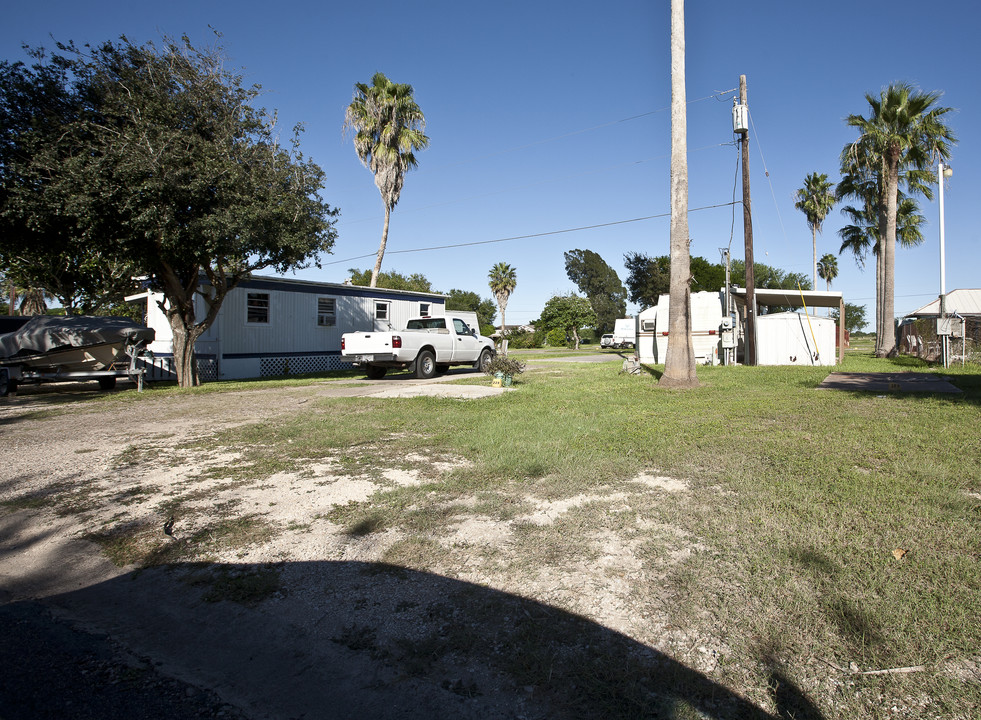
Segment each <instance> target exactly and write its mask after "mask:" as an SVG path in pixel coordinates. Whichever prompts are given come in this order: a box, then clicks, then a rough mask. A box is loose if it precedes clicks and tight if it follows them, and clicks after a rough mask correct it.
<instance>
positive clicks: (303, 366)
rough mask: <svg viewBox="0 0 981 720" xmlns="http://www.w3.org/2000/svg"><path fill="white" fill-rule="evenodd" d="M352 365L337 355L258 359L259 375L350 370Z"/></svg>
mask: <svg viewBox="0 0 981 720" xmlns="http://www.w3.org/2000/svg"><path fill="white" fill-rule="evenodd" d="M352 367H354V366H353V365H351V363H348V362H341V358H340V357H339V356H338V355H297V356H290V357H267V358H261V359H260V360H259V376H260V377H269V376H274V375H305V374H306V373H318V372H328V371H330V370H350V369H351V368H352Z"/></svg>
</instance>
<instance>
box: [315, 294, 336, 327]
mask: <svg viewBox="0 0 981 720" xmlns="http://www.w3.org/2000/svg"><path fill="white" fill-rule="evenodd" d="M317 325H319V326H320V327H334V326H335V325H337V301H336V300H334V298H327V297H322V298H317Z"/></svg>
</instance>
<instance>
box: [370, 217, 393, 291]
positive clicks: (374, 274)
mask: <svg viewBox="0 0 981 720" xmlns="http://www.w3.org/2000/svg"><path fill="white" fill-rule="evenodd" d="M391 217H392V208H390V207H389V206H388V203H385V226H384V227H383V228H382V239H381V245H379V246H378V257H377V258H376V259H375V269H374V270H372V271H371V284H370V285H369V286H368V287H376V286H377V285H378V273H380V272H381V268H382V258H383V257H385V246H386V245H388V223H389V220H391Z"/></svg>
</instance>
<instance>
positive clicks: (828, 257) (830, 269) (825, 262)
mask: <svg viewBox="0 0 981 720" xmlns="http://www.w3.org/2000/svg"><path fill="white" fill-rule="evenodd" d="M817 272H818V277H820V278H821V279H822V280H824V281H825V282H826V283H827V284H828V290H830V289H831V281H832V280H834V279H835V278H836V277H838V258H836V257H835V256H834V255H832V254H831V253H826V254H824V255H822V256H821V259H820V260H818V264H817Z"/></svg>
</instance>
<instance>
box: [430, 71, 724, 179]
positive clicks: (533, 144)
mask: <svg viewBox="0 0 981 720" xmlns="http://www.w3.org/2000/svg"><path fill="white" fill-rule="evenodd" d="M733 92H736V88H733V89H732V90H720V91H717V92H715V93H713V94H712V95H706V96H705V97H700V98H696V99H695V100H689V101H688V102H687V104H688V105H694V104H695V103H698V102H702V101H704V100H711V99H713V98H716V99H718V98H721V97H724V96H726V95H728V94H729V93H733ZM670 109H671V106H670V105H668V106H666V107H662V108H657V109H655V110H648V111H647V112H643V113H640V114H638V115H631V116H629V117H625V118H620V119H619V120H610V121H609V122H605V123H601V124H599V125H594V126H592V127H588V128H582V129H580V130H572V131H571V132H567V133H563V134H562V135H555V136H553V137H549V138H543V139H541V140H535V141H533V142H530V143H525V144H524V145H516V146H514V147H511V148H505V149H504V150H497V151H495V152H492V153H488V154H486V155H480V156H476V157H471V158H465V159H463V160H458V161H457V162H454V163H447V164H445V165H436V166H432V167H427V168H425V170H424V171H423V172H428V171H431V170H442V169H443V168H449V167H457V166H459V165H466V164H467V163H471V162H475V161H477V160H486V159H487V158H492V157H497V156H498V155H505V154H507V153H511V152H517V151H519V150H527V149H528V148H532V147H537V146H539V145H544V144H545V143H550V142H555V141H556V140H564V139H566V138H570V137H575V136H576V135H582V134H583V133H588V132H592V131H594V130H602V129H603V128H605V127H610V126H612V125H618V124H620V123H625V122H630V121H632V120H639V119H640V118H644V117H648V116H650V115H657V114H658V113H662V112H667V111H668V110H670Z"/></svg>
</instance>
